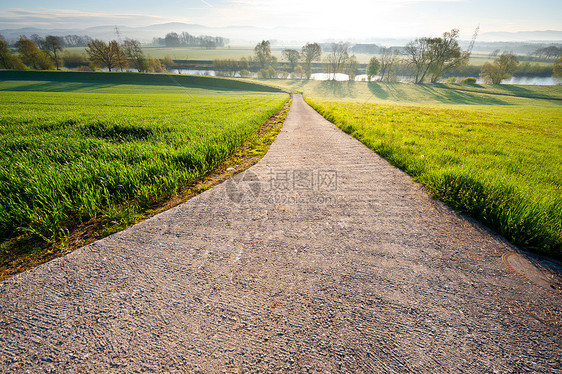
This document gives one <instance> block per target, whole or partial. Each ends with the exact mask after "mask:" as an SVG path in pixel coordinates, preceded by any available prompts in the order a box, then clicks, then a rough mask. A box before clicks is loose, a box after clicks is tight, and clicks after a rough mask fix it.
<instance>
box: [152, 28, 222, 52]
mask: <svg viewBox="0 0 562 374" xmlns="http://www.w3.org/2000/svg"><path fill="white" fill-rule="evenodd" d="M228 43H229V40H228V39H226V38H223V37H220V36H209V35H201V36H194V35H191V34H189V33H188V32H182V33H180V34H178V33H175V32H170V33H168V34H166V36H165V37H163V38H158V37H157V38H153V40H152V44H154V45H156V46H165V47H170V48H175V47H201V48H205V49H215V48H217V47H224V46H225V45H227V44H228Z"/></svg>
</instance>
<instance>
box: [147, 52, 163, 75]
mask: <svg viewBox="0 0 562 374" xmlns="http://www.w3.org/2000/svg"><path fill="white" fill-rule="evenodd" d="M148 71H152V72H155V73H162V72H163V71H164V67H163V66H162V63H161V62H160V60H159V59H157V58H154V57H150V56H149V57H148Z"/></svg>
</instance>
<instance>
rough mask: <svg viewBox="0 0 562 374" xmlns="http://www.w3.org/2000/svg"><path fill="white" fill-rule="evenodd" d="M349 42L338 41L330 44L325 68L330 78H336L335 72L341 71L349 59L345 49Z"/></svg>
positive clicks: (347, 47)
mask: <svg viewBox="0 0 562 374" xmlns="http://www.w3.org/2000/svg"><path fill="white" fill-rule="evenodd" d="M348 49H349V44H347V43H343V42H339V43H334V44H332V48H331V50H330V52H329V53H328V55H327V56H326V64H325V70H326V73H327V74H328V76H330V75H331V76H332V80H336V74H338V73H341V72H343V69H344V67H345V65H346V64H347V62H348V60H349V54H348V53H347V50H348Z"/></svg>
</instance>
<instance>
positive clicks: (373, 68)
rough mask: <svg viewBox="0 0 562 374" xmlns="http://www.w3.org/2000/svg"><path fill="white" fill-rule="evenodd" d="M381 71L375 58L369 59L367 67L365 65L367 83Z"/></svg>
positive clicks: (379, 64)
mask: <svg viewBox="0 0 562 374" xmlns="http://www.w3.org/2000/svg"><path fill="white" fill-rule="evenodd" d="M380 69H381V63H380V61H379V59H378V58H376V57H375V56H373V57H371V59H370V60H369V65H367V77H369V82H370V81H371V80H372V79H373V77H375V76H376V75H377V74H378V73H379V71H380Z"/></svg>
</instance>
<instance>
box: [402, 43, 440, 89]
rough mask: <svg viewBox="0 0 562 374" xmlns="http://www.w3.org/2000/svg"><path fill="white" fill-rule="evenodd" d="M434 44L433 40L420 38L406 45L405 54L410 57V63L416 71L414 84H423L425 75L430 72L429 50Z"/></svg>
mask: <svg viewBox="0 0 562 374" xmlns="http://www.w3.org/2000/svg"><path fill="white" fill-rule="evenodd" d="M431 43H433V41H432V39H431V38H418V39H416V40H414V41H413V42H410V43H408V44H406V47H405V48H404V53H405V54H406V56H408V57H407V58H408V60H409V61H408V63H409V64H410V65H411V66H412V67H413V68H414V70H415V78H414V83H416V84H419V83H423V80H424V79H425V75H426V74H427V72H428V71H429V65H430V62H431V61H430V53H429V49H430V47H431Z"/></svg>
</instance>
